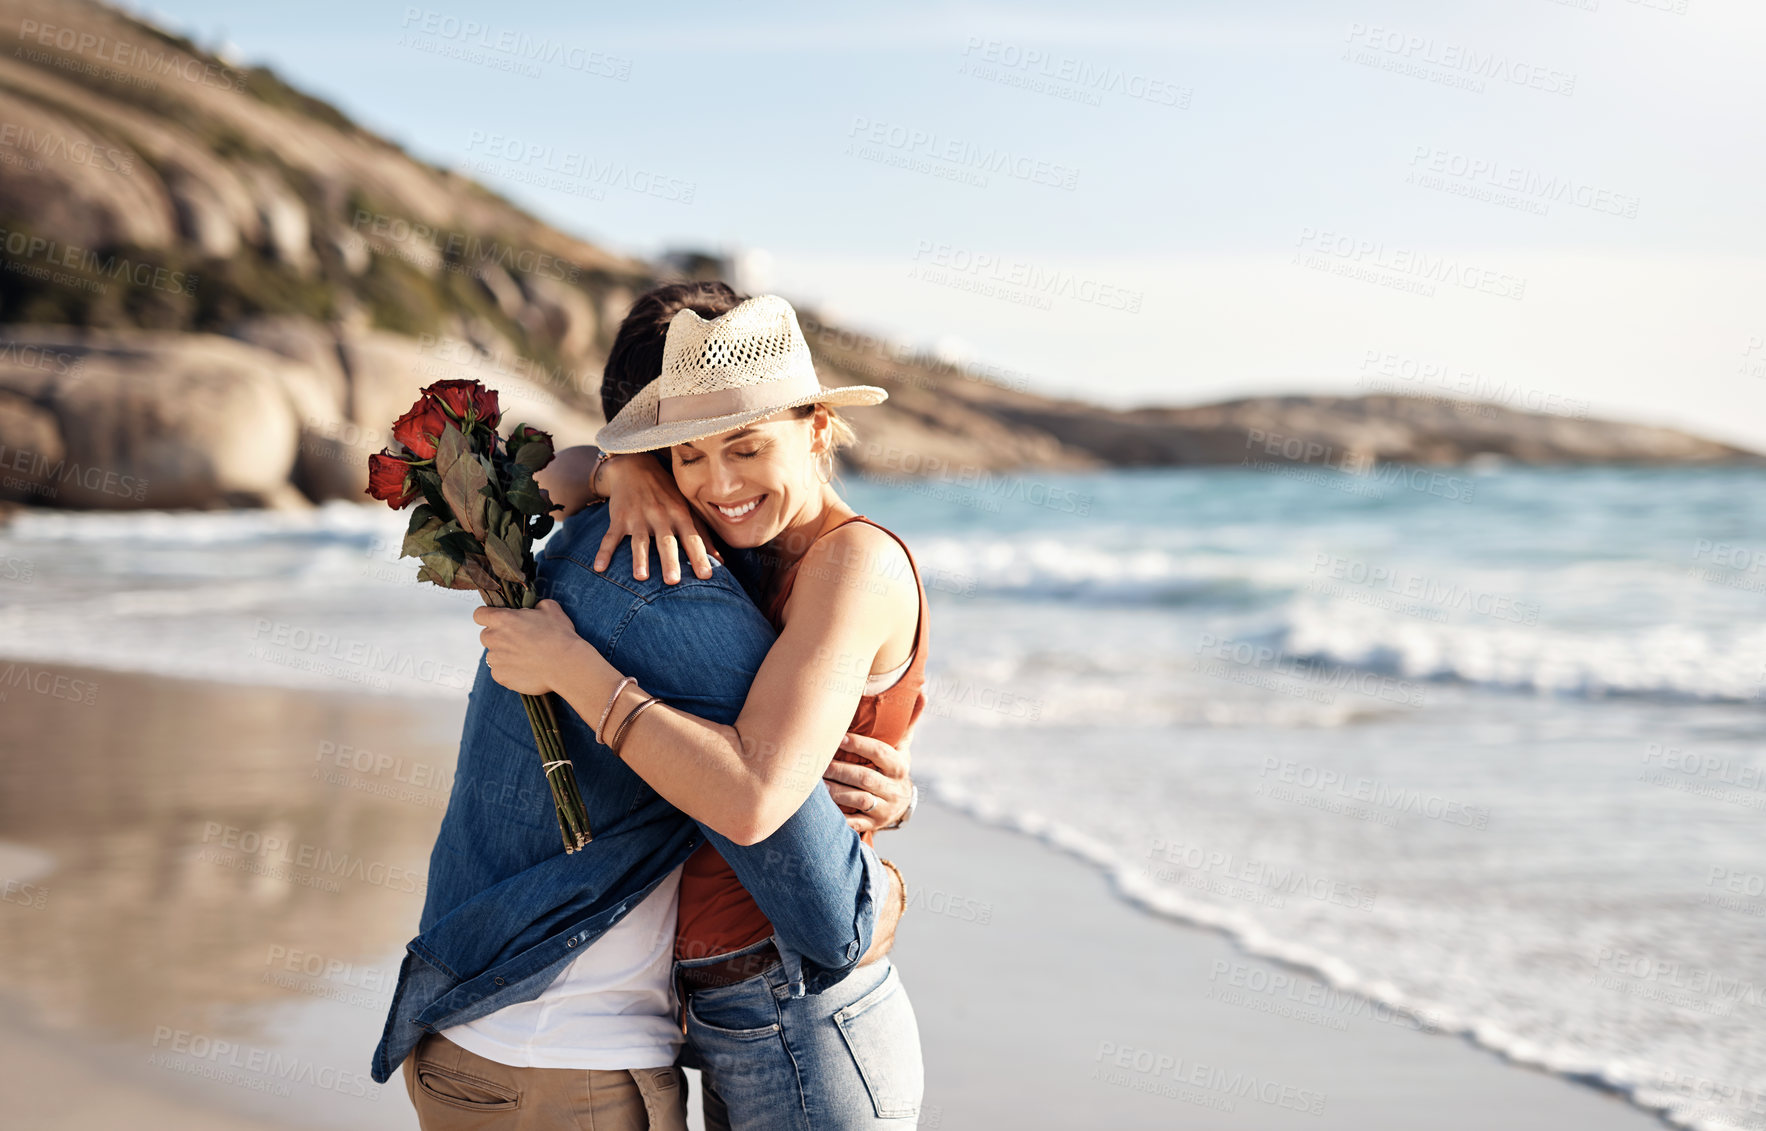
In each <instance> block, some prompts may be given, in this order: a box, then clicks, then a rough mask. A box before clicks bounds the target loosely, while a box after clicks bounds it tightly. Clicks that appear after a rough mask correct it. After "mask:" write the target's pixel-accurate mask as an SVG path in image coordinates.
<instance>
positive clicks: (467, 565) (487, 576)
mask: <svg viewBox="0 0 1766 1131" xmlns="http://www.w3.org/2000/svg"><path fill="white" fill-rule="evenodd" d="M460 576H461V577H463V578H466V579H467V580H469V581H470V582H471V584H469V585H456V586H455V588H456V589H477V590H478V591H480V592H481V593H496V594H498V602H497V603H498V604H501V594H502V592H503V583H502V582H501V581H500V580H498V578H497V575H496V574H495V573H493V572H492V571H491V569H490V567H489V566H488V565H486V564H485V560H484V559H483V558H481V557H477V556H476V555H475V556H473V557H469V558H467V559H466V560H465V561H463V562H461V563H460Z"/></svg>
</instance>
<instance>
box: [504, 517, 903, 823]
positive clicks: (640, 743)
mask: <svg viewBox="0 0 1766 1131" xmlns="http://www.w3.org/2000/svg"><path fill="white" fill-rule="evenodd" d="M918 613H919V593H918V590H917V588H916V587H915V584H914V574H913V571H912V570H911V569H910V568H908V565H907V559H906V555H905V554H904V553H903V551H902V550H901V547H900V544H899V543H897V542H896V541H895V539H893V538H891V537H889V536H888V535H887V534H884V533H883V532H882V531H879V530H876V529H874V528H871V527H868V526H866V525H864V524H862V523H853V524H850V525H848V526H847V527H844V528H842V529H840V530H836V531H834V532H833V533H831V534H829V535H828V536H827V537H825V538H822V539H821V540H820V541H818V542H817V543H816V544H815V545H813V546H811V547H810V549H809V552H808V553H807V554H806V555H805V556H804V560H803V562H802V564H801V565H800V566H799V567H798V575H797V581H796V586H795V592H794V595H793V597H792V615H791V619H790V621H789V622H788V623H787V624H786V626H785V630H784V631H783V632H782V633H780V635H779V638H778V640H777V641H776V642H775V643H774V644H773V647H772V650H771V651H769V652H768V653H767V656H766V659H765V661H763V662H762V664H761V667H760V672H759V673H758V674H757V675H756V676H755V679H754V683H753V685H752V686H751V687H750V689H749V692H748V698H747V699H746V701H745V702H744V704H743V707H742V711H741V714H740V715H738V716H737V719H736V722H735V723H734V724H733V725H725V724H720V723H712V722H708V721H706V720H704V719H701V718H699V717H697V716H695V715H690V714H688V713H687V712H685V711H681V710H677V709H675V708H673V707H670V706H667V705H665V704H660V703H658V704H656V705H654V706H652V707H650V708H648V709H646V710H645V711H644V713H643V714H642V715H641V716H639V717H638V718H637V719H636V720H635V721H634V722H633V724H632V726H631V727H630V728H629V730H628V732H627V733H626V734H625V736H624V739H623V741H622V742H621V744H620V748H619V756H620V758H621V759H622V760H624V761H625V763H626V764H627V765H629V766H631V768H632V769H633V770H634V771H636V772H637V774H638V776H640V777H642V778H643V779H644V780H645V781H646V782H648V783H649V784H650V786H651V787H652V788H653V789H655V790H656V792H657V793H659V794H661V795H662V796H663V797H664V798H665V799H667V800H668V801H669V802H670V803H671V804H673V805H674V806H675V807H676V808H678V809H680V810H681V811H682V812H684V813H686V814H687V815H688V816H691V817H693V818H694V819H696V820H698V821H701V822H703V823H704V824H706V825H708V826H710V827H711V828H713V829H715V830H717V832H719V833H721V834H722V835H724V836H726V837H728V838H730V839H731V840H733V841H736V842H737V843H738V844H754V843H757V842H758V841H761V840H764V839H766V838H767V837H768V836H770V835H771V834H772V833H773V832H774V831H775V830H776V829H777V828H778V827H779V826H780V825H781V824H783V823H784V822H785V820H786V819H787V818H789V817H790V816H791V814H792V813H795V812H796V811H797V808H798V806H800V805H801V804H802V803H803V799H804V798H805V797H807V796H808V795H809V791H810V790H812V789H814V788H815V787H816V786H817V784H818V783H819V782H820V781H821V775H822V770H823V767H824V766H826V765H827V764H828V751H830V750H834V749H835V748H836V746H837V745H838V743H839V741H840V738H841V736H842V735H844V734H845V733H846V728H847V725H848V724H849V723H850V722H851V721H852V716H853V711H854V709H855V708H856V707H857V705H858V700H859V696H860V695H862V694H863V692H864V683H865V678H866V676H867V675H868V674H869V673H870V670H871V663H872V661H873V660H874V659H875V658H876V656H877V653H878V651H879V649H881V648H882V646H883V645H884V643H885V642H887V641H888V640H889V639H890V637H891V636H892V635H894V634H895V632H896V630H897V629H898V628H899V627H900V625H901V623H902V619H903V618H904V617H906V618H909V619H908V623H909V624H911V623H913V621H912V618H914V617H916V616H918ZM473 619H474V620H476V621H477V622H478V623H479V624H482V625H485V626H486V628H485V631H484V632H483V633H481V634H480V639H481V640H482V641H483V642H484V646H485V648H486V650H487V653H488V655H487V659H488V660H489V663H490V666H491V675H492V676H493V677H494V678H495V679H496V680H497V682H498V683H501V684H502V685H503V686H505V687H509V688H511V689H513V690H515V691H519V692H522V693H524V694H535V695H537V694H542V693H544V692H546V691H556V692H557V693H558V694H559V695H561V696H563V697H564V699H565V700H566V701H567V702H568V703H569V704H570V705H571V706H572V707H573V708H575V710H576V711H577V713H578V714H579V715H581V716H582V717H583V718H584V719H587V720H589V722H590V724H591V725H593V724H594V723H595V722H596V721H597V720H599V719H600V718H601V715H602V713H603V710H604V708H605V707H606V705H607V702H608V698H609V696H611V695H612V694H613V692H614V690H615V688H616V687H617V686H618V685H619V682H620V680H621V678H622V676H621V674H620V673H619V672H617V671H615V670H614V669H613V666H612V665H611V664H609V663H608V662H607V661H606V660H605V659H604V658H602V656H601V654H600V653H599V652H597V651H596V650H595V649H594V647H593V646H591V645H590V644H589V643H588V642H587V641H585V640H583V639H582V638H581V637H579V636H577V634H576V631H575V628H574V627H573V626H572V625H571V623H570V619H569V618H568V617H566V616H565V615H564V611H563V609H562V608H560V607H559V606H558V604H557V603H556V602H554V601H542V602H541V603H540V605H539V607H538V608H536V609H528V610H523V609H490V608H481V609H478V610H476V611H475V612H474V613H473ZM643 698H644V695H643V693H642V692H641V691H639V690H636V689H634V688H632V687H631V686H629V685H628V687H627V688H626V689H625V690H623V691H621V692H620V695H619V700H618V702H617V703H615V704H614V706H613V710H612V711H611V713H610V714H609V715H608V721H607V726H606V728H605V729H604V730H603V732H602V734H601V736H600V737H601V739H602V741H609V740H610V739H611V738H612V737H613V733H614V732H615V731H616V730H617V729H618V727H619V724H620V722H621V721H623V720H624V719H625V718H626V716H627V715H628V714H630V713H631V711H632V710H634V709H635V708H636V707H637V706H638V704H639V703H640V702H642V700H643Z"/></svg>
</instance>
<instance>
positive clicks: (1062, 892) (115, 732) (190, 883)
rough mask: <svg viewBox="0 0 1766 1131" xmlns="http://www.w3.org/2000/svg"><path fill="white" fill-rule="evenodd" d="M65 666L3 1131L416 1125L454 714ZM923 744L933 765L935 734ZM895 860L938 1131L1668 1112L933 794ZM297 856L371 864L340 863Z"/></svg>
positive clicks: (1399, 1124)
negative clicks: (426, 883) (409, 1001)
mask: <svg viewBox="0 0 1766 1131" xmlns="http://www.w3.org/2000/svg"><path fill="white" fill-rule="evenodd" d="M52 670H53V674H54V675H56V676H61V677H66V680H67V681H70V682H64V683H63V684H62V685H61V686H63V687H64V688H65V687H71V686H72V683H71V681H81V682H82V683H83V684H85V685H90V689H91V691H92V694H91V695H90V696H87V695H86V694H84V691H83V690H82V693H81V694H80V695H77V696H71V697H70V696H57V695H56V694H53V693H34V692H32V691H30V690H26V689H21V688H19V687H13V688H11V689H10V690H9V692H8V697H7V698H6V700H5V701H4V703H3V704H0V706H3V709H4V712H5V718H6V726H5V728H4V733H3V734H0V843H3V844H4V846H5V850H4V851H3V852H0V867H3V868H4V869H5V870H6V873H7V874H6V875H5V876H4V877H0V879H4V880H6V881H8V883H7V892H8V898H7V900H6V902H5V906H0V939H3V940H4V948H5V954H6V955H7V956H8V960H7V961H6V962H5V963H4V965H3V967H0V969H3V971H4V973H3V974H0V977H3V978H4V979H5V981H4V983H3V984H0V994H3V995H4V1000H5V1001H6V1008H5V1011H4V1014H3V1015H4V1017H5V1020H4V1022H0V1086H4V1087H5V1088H6V1090H7V1093H8V1095H9V1096H10V1097H12V1098H11V1099H10V1100H9V1101H8V1118H7V1124H8V1126H16V1127H26V1128H43V1129H62V1128H89V1127H112V1126H117V1125H120V1124H124V1123H126V1124H127V1125H129V1126H132V1127H137V1128H159V1127H165V1128H196V1129H207V1128H210V1127H213V1128H222V1127H231V1128H250V1129H256V1128H270V1127H314V1126H325V1127H339V1128H410V1127H414V1126H415V1120H414V1119H413V1118H412V1115H411V1112H410V1110H409V1107H408V1105H407V1102H406V1099H405V1096H404V1094H403V1089H402V1087H400V1086H398V1085H397V1083H396V1082H395V1084H394V1085H392V1086H389V1087H386V1088H379V1087H377V1086H375V1085H374V1084H372V1082H371V1081H369V1080H368V1078H367V1064H368V1055H369V1052H370V1050H371V1048H372V1046H373V1043H374V1039H375V1037H376V1035H377V1034H378V1031H379V1027H380V1024H381V1021H382V1018H383V1012H384V1004H385V1000H386V996H387V993H388V992H389V990H390V982H389V979H390V977H391V976H392V973H393V972H394V971H395V970H396V958H397V955H398V953H399V951H400V948H401V947H402V944H403V942H404V941H405V939H406V938H407V937H408V936H409V935H410V933H411V932H412V930H413V928H414V924H415V922H416V918H417V914H418V911H419V909H420V906H421V881H422V875H423V869H424V866H425V861H426V858H427V852H428V847H429V843H430V840H431V838H432V837H433V833H434V829H435V826H436V824H437V823H438V822H439V820H440V817H441V813H442V809H443V806H444V805H445V799H446V796H447V790H448V788H449V786H450V785H451V780H452V771H451V766H452V759H453V744H454V741H455V738H456V736H457V733H458V726H459V717H460V708H457V707H445V708H442V709H437V707H436V705H435V704H434V703H432V702H419V701H415V700H407V699H401V698H395V697H388V696H373V695H361V694H348V693H335V694H325V693H314V692H302V691H291V690H283V689H276V688H265V687H253V686H244V685H226V684H213V683H203V682H198V681H186V680H176V679H168V678H161V677H156V676H145V675H135V674H128V673H119V672H109V671H92V670H85V669H78V668H72V667H66V666H57V667H54V668H53V669H52ZM39 682H41V681H39ZM43 686H53V683H49V684H43ZM88 700H89V701H88ZM917 755H918V758H919V759H920V761H921V764H922V765H936V759H937V758H938V742H937V733H936V729H935V727H929V728H928V729H927V730H926V731H925V732H924V734H923V736H922V741H920V742H919V744H918V749H917ZM266 845H271V847H268V848H267V847H265V846H266ZM282 846H294V847H293V848H285V847H282ZM884 848H885V851H886V852H887V853H888V854H889V855H890V856H891V857H892V858H894V859H895V860H896V861H897V862H898V863H899V864H900V865H901V866H902V868H903V869H904V871H905V873H906V875H907V877H908V879H909V882H910V886H911V893H910V894H911V902H910V910H909V913H908V918H907V919H906V920H905V922H904V926H903V928H902V933H901V936H900V941H899V944H898V947H897V951H896V961H897V963H898V965H899V966H900V968H901V970H902V975H903V978H904V980H905V983H906V985H907V986H908V988H909V991H910V993H911V994H912V996H913V1000H914V1004H915V1008H916V1010H917V1012H918V1015H919V1019H920V1025H921V1030H922V1037H923V1041H924V1047H925V1055H926V1071H927V1092H926V1105H925V1110H924V1112H923V1115H922V1118H921V1126H923V1127H939V1128H967V1127H995V1126H1011V1127H1048V1128H1070V1127H1112V1128H1138V1127H1148V1128H1152V1127H1173V1126H1195V1127H1239V1128H1299V1127H1305V1128H1320V1129H1325V1128H1351V1127H1353V1128H1358V1129H1373V1128H1393V1129H1399V1128H1405V1129H1408V1128H1414V1127H1418V1126H1424V1125H1427V1126H1431V1127H1435V1128H1448V1129H1452V1128H1465V1129H1468V1131H1469V1129H1472V1128H1486V1127H1492V1126H1502V1127H1510V1128H1518V1129H1526V1128H1538V1129H1541V1131H1544V1129H1547V1128H1553V1129H1555V1128H1564V1127H1575V1128H1579V1129H1580V1128H1602V1129H1604V1128H1616V1129H1622V1128H1633V1127H1634V1128H1645V1127H1650V1126H1658V1125H1659V1124H1657V1123H1656V1121H1655V1120H1654V1119H1653V1118H1652V1117H1650V1116H1648V1115H1646V1114H1644V1113H1642V1112H1640V1111H1638V1110H1636V1109H1635V1108H1632V1107H1630V1106H1628V1105H1626V1104H1625V1103H1624V1102H1622V1101H1621V1100H1619V1099H1618V1098H1616V1097H1614V1096H1611V1095H1608V1094H1604V1093H1601V1092H1598V1091H1595V1090H1593V1089H1591V1088H1587V1087H1583V1086H1580V1085H1577V1084H1574V1083H1571V1082H1568V1081H1565V1080H1562V1079H1559V1078H1556V1077H1552V1076H1549V1075H1546V1074H1543V1073H1539V1072H1535V1071H1531V1070H1527V1069H1523V1068H1519V1067H1516V1066H1514V1065H1511V1064H1507V1063H1504V1062H1503V1061H1501V1060H1499V1059H1497V1058H1496V1057H1493V1056H1491V1055H1490V1054H1488V1053H1486V1052H1484V1051H1482V1050H1480V1049H1477V1048H1475V1047H1472V1046H1471V1045H1469V1044H1467V1043H1466V1042H1465V1041H1463V1040H1460V1039H1458V1038H1455V1037H1452V1036H1444V1035H1438V1034H1431V1033H1427V1032H1420V1031H1418V1028H1417V1025H1416V1024H1415V1023H1414V1022H1413V1021H1411V1020H1410V1019H1408V1018H1405V1017H1403V1016H1399V1015H1393V1014H1391V1013H1388V1012H1385V1011H1383V1010H1380V1009H1375V1008H1372V1007H1370V1006H1369V1004H1368V1003H1366V1002H1364V1001H1361V1000H1360V999H1354V998H1345V997H1342V996H1340V995H1333V994H1330V993H1328V992H1327V991H1325V990H1324V987H1322V986H1319V985H1317V984H1316V983H1314V982H1312V981H1311V979H1308V978H1307V977H1306V976H1305V975H1304V974H1302V973H1300V972H1297V971H1294V970H1289V969H1284V968H1282V967H1279V966H1276V965H1273V964H1270V963H1267V962H1263V961H1261V960H1258V959H1254V958H1249V957H1247V956H1245V955H1244V954H1242V953H1240V952H1239V951H1237V950H1236V949H1235V948H1234V947H1233V946H1232V945H1231V944H1230V943H1229V942H1228V941H1227V940H1225V939H1224V938H1222V937H1220V936H1218V935H1215V934H1212V933H1210V932H1207V931H1202V930H1197V929H1194V928H1190V927H1187V926H1184V925H1182V924H1178V923H1173V922H1167V921H1161V920H1159V919H1157V918H1155V917H1153V916H1150V915H1148V914H1146V913H1145V912H1142V911H1139V910H1137V909H1135V908H1133V907H1131V906H1130V905H1128V904H1127V903H1125V902H1123V901H1122V900H1120V899H1118V898H1117V897H1116V896H1115V895H1113V894H1112V892H1111V891H1110V890H1109V886H1108V884H1107V883H1106V881H1105V879H1104V878H1103V877H1102V876H1101V875H1100V874H1099V873H1098V872H1097V871H1096V870H1095V869H1093V868H1092V867H1090V866H1088V865H1085V864H1082V863H1080V862H1078V861H1076V860H1074V859H1072V858H1070V857H1067V856H1065V855H1062V854H1061V853H1059V852H1057V851H1055V850H1053V849H1050V848H1048V847H1046V846H1044V845H1043V844H1041V843H1039V842H1037V841H1035V840H1033V839H1031V838H1028V837H1025V836H1022V835H1019V834H1016V833H1011V832H1005V831H1000V830H997V829H993V828H989V827H987V826H985V825H982V824H980V823H978V822H976V821H974V820H973V819H971V818H969V817H968V816H966V815H964V814H962V813H960V812H958V811H957V810H955V809H952V808H949V807H947V806H943V805H940V804H938V803H937V802H935V801H929V802H927V803H926V804H925V805H923V807H922V809H921V812H920V814H919V815H918V817H917V819H916V820H915V822H914V824H913V826H912V828H911V829H909V830H907V831H904V832H902V833H896V834H890V835H888V836H886V837H885V838H884ZM306 849H314V850H317V851H318V852H321V853H322V852H325V851H330V852H332V853H335V854H343V853H348V854H351V856H352V857H353V858H354V860H355V861H356V862H359V863H360V864H361V865H362V867H360V868H356V867H353V866H351V867H346V868H343V869H341V870H340V871H338V872H336V873H335V874H327V873H326V872H325V871H324V870H322V869H320V868H317V867H313V866H311V865H310V863H309V862H308V861H309V860H310V859H311V853H309V852H306V851H305V850H306ZM413 877H414V878H415V880H416V883H415V884H412V883H411V880H412V878H413Z"/></svg>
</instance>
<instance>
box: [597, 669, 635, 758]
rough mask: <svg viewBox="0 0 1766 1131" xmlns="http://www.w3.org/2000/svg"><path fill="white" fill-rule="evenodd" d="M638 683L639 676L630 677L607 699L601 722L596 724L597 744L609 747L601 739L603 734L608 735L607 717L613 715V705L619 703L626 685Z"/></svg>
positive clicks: (616, 687)
mask: <svg viewBox="0 0 1766 1131" xmlns="http://www.w3.org/2000/svg"><path fill="white" fill-rule="evenodd" d="M636 682H638V677H637V676H635V675H628V676H626V677H625V678H624V679H622V680H620V681H619V683H618V684H617V685H616V686H615V687H614V688H613V694H612V695H609V696H608V697H607V706H605V707H603V708H601V720H600V721H599V722H597V723H596V724H595V741H596V742H600V743H601V745H603V746H605V745H607V743H606V742H603V741H602V739H601V736H602V735H603V734H606V733H607V716H608V715H611V714H612V713H613V705H614V704H615V703H617V702H619V693H620V692H622V691H624V690H625V685H626V684H628V683H636Z"/></svg>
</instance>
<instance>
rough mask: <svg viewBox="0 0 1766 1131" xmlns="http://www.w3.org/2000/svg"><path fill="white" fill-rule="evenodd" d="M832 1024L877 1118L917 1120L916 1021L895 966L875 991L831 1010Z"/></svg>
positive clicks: (920, 1084)
mask: <svg viewBox="0 0 1766 1131" xmlns="http://www.w3.org/2000/svg"><path fill="white" fill-rule="evenodd" d="M834 1024H836V1025H838V1026H839V1027H840V1035H841V1036H842V1037H844V1038H846V1047H847V1048H848V1049H850V1050H851V1051H852V1059H853V1062H854V1063H855V1064H857V1065H858V1072H859V1075H860V1076H861V1077H863V1079H864V1082H865V1089H866V1090H867V1091H868V1092H870V1093H871V1107H872V1108H873V1109H874V1110H875V1111H876V1113H877V1118H878V1119H913V1118H916V1117H917V1116H918V1115H919V1114H920V1099H921V1096H922V1095H923V1094H924V1093H925V1090H926V1069H925V1066H924V1065H923V1064H922V1063H921V1060H920V1023H919V1021H918V1020H916V1019H915V1017H914V1006H913V1003H912V1002H910V1001H909V1000H908V992H907V990H905V989H903V988H902V984H901V976H900V975H899V974H898V973H896V970H895V967H894V965H891V966H890V968H889V973H888V975H886V976H885V977H884V979H883V981H881V982H879V983H878V984H877V988H876V989H874V990H872V991H871V992H870V993H868V994H866V995H865V996H864V997H861V998H859V999H858V1000H857V1001H855V1002H853V1003H852V1004H851V1005H849V1006H847V1007H846V1008H845V1009H842V1010H841V1011H840V1012H838V1013H836V1014H835V1015H834Z"/></svg>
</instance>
